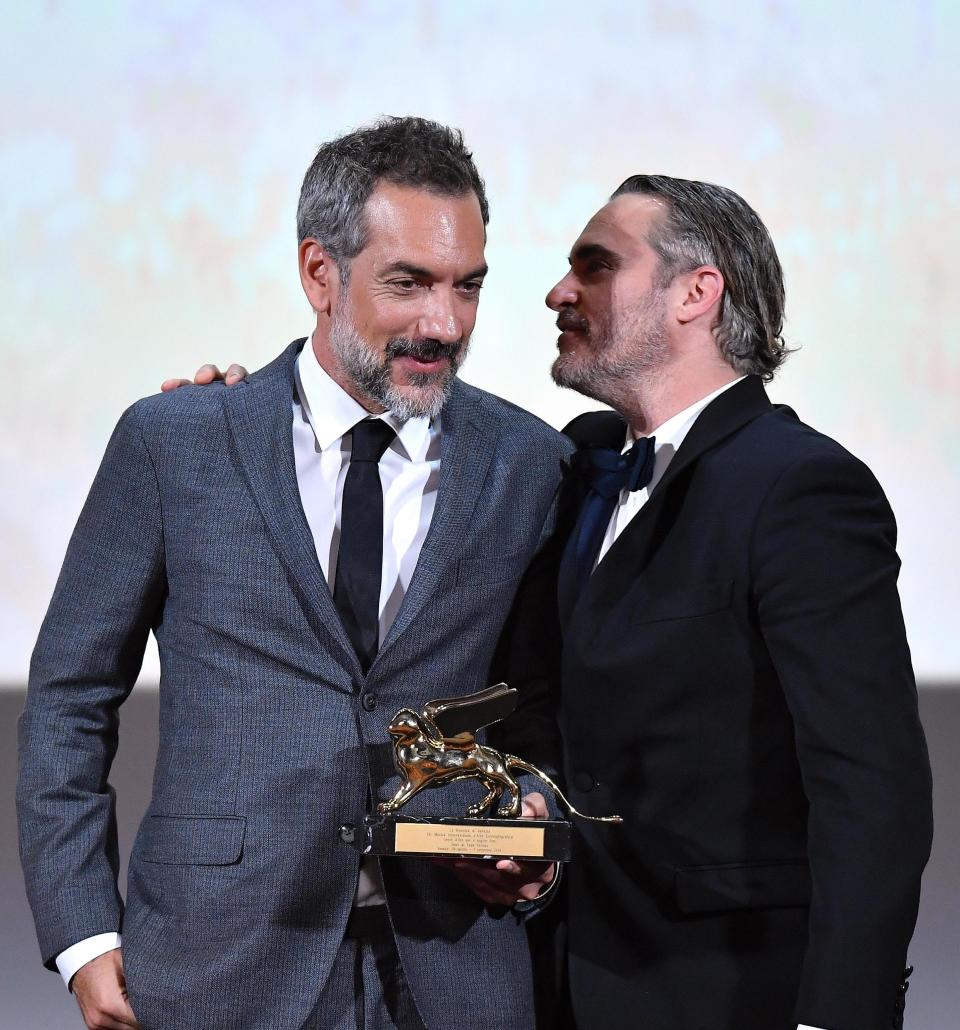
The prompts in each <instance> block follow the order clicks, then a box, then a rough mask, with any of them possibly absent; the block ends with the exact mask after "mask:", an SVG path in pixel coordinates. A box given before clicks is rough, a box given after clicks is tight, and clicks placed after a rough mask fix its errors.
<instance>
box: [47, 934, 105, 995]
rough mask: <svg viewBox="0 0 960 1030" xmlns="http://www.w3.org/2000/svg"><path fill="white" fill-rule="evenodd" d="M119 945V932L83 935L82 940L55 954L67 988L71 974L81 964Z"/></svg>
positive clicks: (83, 964) (71, 977)
mask: <svg viewBox="0 0 960 1030" xmlns="http://www.w3.org/2000/svg"><path fill="white" fill-rule="evenodd" d="M119 947H120V934H118V933H98V934H97V935H96V936H94V937H85V938H84V939H83V940H82V941H77V943H76V944H71V945H70V947H69V948H67V949H65V950H64V951H61V952H60V954H59V955H57V969H59V970H60V975H61V976H62V977H63V982H64V983H65V984H66V985H67V987H68V988H69V987H70V981H71V980H72V979H73V974H74V973H76V971H77V970H78V969H79V968H80V967H81V966H85V965H86V964H87V963H88V962H92V961H93V960H94V959H95V958H99V957H100V956H101V955H105V954H106V953H107V952H108V951H114V950H115V949H116V948H119Z"/></svg>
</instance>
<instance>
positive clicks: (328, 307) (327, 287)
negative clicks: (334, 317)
mask: <svg viewBox="0 0 960 1030" xmlns="http://www.w3.org/2000/svg"><path fill="white" fill-rule="evenodd" d="M298 255H299V259H300V282H301V284H302V285H303V292H304V293H305V294H306V295H307V300H308V301H309V302H310V307H312V308H313V310H314V311H316V313H317V314H318V315H329V314H330V312H331V311H332V310H333V305H334V302H335V300H336V291H337V289H338V288H339V286H340V275H339V273H338V271H337V266H336V263H335V262H334V260H333V258H332V257H331V256H330V254H329V252H328V251H327V250H326V249H325V248H324V247H322V246H321V245H320V244H319V243H317V241H316V240H313V239H306V240H304V241H303V243H301V244H300V247H299V249H298Z"/></svg>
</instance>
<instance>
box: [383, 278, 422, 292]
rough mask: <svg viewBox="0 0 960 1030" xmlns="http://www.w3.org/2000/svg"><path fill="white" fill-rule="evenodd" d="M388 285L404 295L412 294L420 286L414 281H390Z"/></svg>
mask: <svg viewBox="0 0 960 1030" xmlns="http://www.w3.org/2000/svg"><path fill="white" fill-rule="evenodd" d="M390 285H391V286H395V287H396V288H397V289H398V290H401V291H402V292H404V293H412V292H413V291H414V290H415V289H416V288H417V287H418V286H419V285H420V284H419V283H418V282H417V280H416V279H391V280H390Z"/></svg>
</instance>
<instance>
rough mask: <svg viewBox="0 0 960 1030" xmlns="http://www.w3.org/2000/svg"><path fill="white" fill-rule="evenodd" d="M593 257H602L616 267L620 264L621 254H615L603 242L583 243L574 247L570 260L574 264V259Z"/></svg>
mask: <svg viewBox="0 0 960 1030" xmlns="http://www.w3.org/2000/svg"><path fill="white" fill-rule="evenodd" d="M592 258H601V259H602V260H604V261H606V262H607V263H608V264H610V265H613V266H615V267H619V265H620V255H619V254H615V253H614V252H613V251H612V250H610V249H609V248H607V247H605V246H604V245H603V244H602V243H581V244H580V246H579V247H574V248H573V251H572V252H571V254H570V257H569V259H568V260H569V262H570V264H571V265H572V264H573V263H574V261H589V260H591V259H592Z"/></svg>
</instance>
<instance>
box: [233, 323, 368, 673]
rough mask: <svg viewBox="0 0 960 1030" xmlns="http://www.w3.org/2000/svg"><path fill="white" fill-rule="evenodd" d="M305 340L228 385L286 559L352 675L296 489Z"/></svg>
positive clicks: (243, 453) (236, 433)
mask: <svg viewBox="0 0 960 1030" xmlns="http://www.w3.org/2000/svg"><path fill="white" fill-rule="evenodd" d="M303 342H304V341H303V340H298V341H296V342H295V343H293V344H291V345H290V346H289V347H288V348H287V349H286V350H285V351H284V352H283V354H281V355H280V357H278V358H277V359H276V360H275V361H273V362H271V363H270V364H269V365H267V366H266V367H265V368H264V369H262V370H261V371H260V372H259V373H256V374H254V375H253V376H251V377H250V378H249V379H248V380H246V381H245V382H243V383H241V384H238V385H237V386H233V387H231V388H230V389H229V390H225V391H224V406H225V408H226V412H227V422H228V425H229V427H230V432H231V434H232V436H233V440H234V444H235V445H236V446H235V453H236V456H237V460H238V461H239V463H240V466H241V468H242V469H243V473H244V477H245V478H246V481H247V484H248V486H249V488H250V492H251V493H252V494H253V497H254V500H255V501H256V503H257V507H258V508H259V509H260V514H261V515H262V517H263V521H264V523H265V525H266V527H267V532H268V533H269V535H270V539H271V541H272V543H273V546H274V549H275V550H276V552H277V554H278V556H279V557H280V560H281V561H282V562H283V564H284V565H285V566H286V568H287V571H288V572H289V573H290V579H291V582H292V583H293V584H294V589H295V590H296V592H297V593H298V595H299V597H300V601H301V603H302V604H303V607H304V609H305V610H306V612H307V615H308V617H309V619H310V621H311V623H312V624H313V626H314V628H315V629H316V631H317V633H318V634H320V635H321V636H323V637H325V638H326V639H327V640H328V641H329V643H330V644H332V645H333V646H334V647H335V648H337V649H338V650H339V651H340V652H342V653H341V655H340V660H341V662H342V664H343V666H344V668H346V669H347V670H349V671H350V672H351V673H352V674H354V675H356V676H359V675H360V663H359V661H358V660H357V656H356V652H355V651H354V649H353V647H352V645H351V644H350V641H349V638H348V637H347V634H346V631H345V630H344V628H343V624H342V623H341V621H340V616H339V614H338V612H337V609H336V606H335V605H334V603H333V597H332V596H331V594H330V589H329V587H328V586H327V581H326V579H325V578H324V575H323V570H322V569H321V568H320V562H319V560H318V559H317V552H316V548H315V546H314V542H313V536H312V534H311V532H310V526H309V524H308V523H307V518H306V515H305V514H304V511H303V505H302V503H301V500H300V491H299V489H298V487H297V472H296V463H295V460H294V455H293V435H292V420H293V390H294V379H293V367H294V363H295V361H296V358H297V354H298V353H299V351H300V348H301V347H302V345H303Z"/></svg>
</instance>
